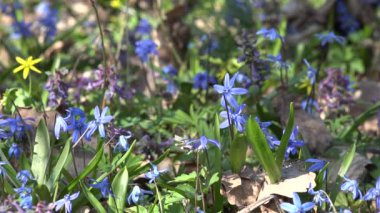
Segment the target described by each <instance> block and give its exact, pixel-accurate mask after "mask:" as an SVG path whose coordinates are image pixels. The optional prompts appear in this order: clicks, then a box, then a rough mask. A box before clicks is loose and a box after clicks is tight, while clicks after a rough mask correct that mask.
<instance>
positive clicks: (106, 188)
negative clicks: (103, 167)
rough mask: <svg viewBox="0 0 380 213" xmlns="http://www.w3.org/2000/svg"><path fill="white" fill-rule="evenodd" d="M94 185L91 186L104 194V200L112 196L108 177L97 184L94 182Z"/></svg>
mask: <svg viewBox="0 0 380 213" xmlns="http://www.w3.org/2000/svg"><path fill="white" fill-rule="evenodd" d="M92 182H93V183H92V184H90V186H91V187H93V188H95V189H99V190H100V192H101V193H102V196H103V198H107V197H108V195H110V194H111V195H112V191H111V186H110V183H109V182H108V177H105V178H104V179H103V180H102V181H100V182H96V180H92Z"/></svg>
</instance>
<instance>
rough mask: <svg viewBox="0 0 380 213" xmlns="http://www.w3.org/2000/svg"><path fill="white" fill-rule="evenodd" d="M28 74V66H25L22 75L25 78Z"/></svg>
mask: <svg viewBox="0 0 380 213" xmlns="http://www.w3.org/2000/svg"><path fill="white" fill-rule="evenodd" d="M28 75H29V67H25V69H24V72H23V75H22V77H24V79H26V78H27V77H28Z"/></svg>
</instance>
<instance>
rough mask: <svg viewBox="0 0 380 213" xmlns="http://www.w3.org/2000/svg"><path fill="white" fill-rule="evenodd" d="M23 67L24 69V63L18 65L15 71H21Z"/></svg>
mask: <svg viewBox="0 0 380 213" xmlns="http://www.w3.org/2000/svg"><path fill="white" fill-rule="evenodd" d="M22 69H24V65H21V66H18V67H17V68H15V69H13V73H16V72H20V71H21V70H22Z"/></svg>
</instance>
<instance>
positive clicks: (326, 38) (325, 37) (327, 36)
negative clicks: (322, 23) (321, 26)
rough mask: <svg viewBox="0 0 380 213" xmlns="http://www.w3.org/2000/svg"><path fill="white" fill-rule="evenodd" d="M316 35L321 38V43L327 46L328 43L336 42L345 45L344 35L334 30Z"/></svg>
mask: <svg viewBox="0 0 380 213" xmlns="http://www.w3.org/2000/svg"><path fill="white" fill-rule="evenodd" d="M316 37H317V38H318V39H319V40H321V45H322V46H325V45H326V44H327V43H334V42H337V43H338V44H340V45H343V43H344V41H345V39H344V37H342V36H337V35H335V33H334V32H329V33H324V34H317V35H316Z"/></svg>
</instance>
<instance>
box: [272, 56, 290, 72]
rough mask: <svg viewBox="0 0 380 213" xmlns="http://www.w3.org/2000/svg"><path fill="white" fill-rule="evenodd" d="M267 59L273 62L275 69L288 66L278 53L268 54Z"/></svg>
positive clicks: (286, 68) (287, 67)
mask: <svg viewBox="0 0 380 213" xmlns="http://www.w3.org/2000/svg"><path fill="white" fill-rule="evenodd" d="M267 61H269V62H272V63H274V66H275V67H276V69H279V70H281V69H284V70H288V69H289V68H290V65H289V63H287V62H286V61H283V60H282V56H281V54H280V53H279V54H278V55H276V56H273V55H268V57H267Z"/></svg>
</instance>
